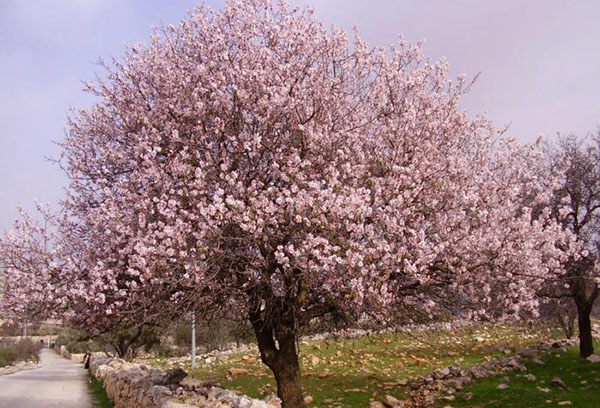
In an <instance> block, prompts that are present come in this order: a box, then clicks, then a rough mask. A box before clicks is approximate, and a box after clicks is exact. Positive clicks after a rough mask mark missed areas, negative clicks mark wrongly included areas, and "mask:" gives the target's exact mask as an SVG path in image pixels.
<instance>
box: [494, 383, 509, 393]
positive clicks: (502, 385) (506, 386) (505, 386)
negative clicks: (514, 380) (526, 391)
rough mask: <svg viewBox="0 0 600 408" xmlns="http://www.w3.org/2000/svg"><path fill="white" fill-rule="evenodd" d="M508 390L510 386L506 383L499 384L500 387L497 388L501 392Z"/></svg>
mask: <svg viewBox="0 0 600 408" xmlns="http://www.w3.org/2000/svg"><path fill="white" fill-rule="evenodd" d="M507 388H508V384H505V383H500V384H498V386H497V387H496V389H497V390H500V391H502V390H505V389H507Z"/></svg>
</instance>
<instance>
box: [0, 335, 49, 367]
mask: <svg viewBox="0 0 600 408" xmlns="http://www.w3.org/2000/svg"><path fill="white" fill-rule="evenodd" d="M41 348H42V345H41V344H40V343H38V342H35V341H33V340H30V339H22V340H19V341H17V342H9V341H5V342H4V343H2V344H0V367H4V366H7V365H10V364H14V363H16V362H19V361H35V362H38V361H39V353H40V349H41Z"/></svg>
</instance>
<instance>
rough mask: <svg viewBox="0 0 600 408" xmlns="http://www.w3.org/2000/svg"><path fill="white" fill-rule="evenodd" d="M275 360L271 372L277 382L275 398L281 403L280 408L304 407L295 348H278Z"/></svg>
mask: <svg viewBox="0 0 600 408" xmlns="http://www.w3.org/2000/svg"><path fill="white" fill-rule="evenodd" d="M280 346H281V345H280ZM277 360H278V361H277V363H276V364H275V365H274V366H273V367H272V368H271V370H272V371H273V374H274V375H275V380H276V381H277V396H278V397H279V398H280V399H281V401H282V405H281V406H282V408H303V407H305V404H304V396H303V395H302V384H301V383H300V364H299V362H298V353H297V352H296V349H295V346H294V347H293V348H292V349H286V347H280V350H279V355H278V359H277Z"/></svg>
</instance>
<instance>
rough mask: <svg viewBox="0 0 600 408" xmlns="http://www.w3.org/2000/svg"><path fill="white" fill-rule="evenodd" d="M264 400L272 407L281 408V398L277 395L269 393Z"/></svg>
mask: <svg viewBox="0 0 600 408" xmlns="http://www.w3.org/2000/svg"><path fill="white" fill-rule="evenodd" d="M264 401H265V403H266V404H267V405H269V406H271V407H275V408H281V400H280V399H279V397H277V396H276V395H269V396H268V397H267V398H265V399H264Z"/></svg>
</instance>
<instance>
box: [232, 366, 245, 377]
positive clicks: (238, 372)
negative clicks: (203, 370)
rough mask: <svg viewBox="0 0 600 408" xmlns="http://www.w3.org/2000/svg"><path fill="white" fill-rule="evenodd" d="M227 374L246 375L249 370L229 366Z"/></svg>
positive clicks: (233, 375)
mask: <svg viewBox="0 0 600 408" xmlns="http://www.w3.org/2000/svg"><path fill="white" fill-rule="evenodd" d="M228 373H229V375H231V376H232V377H238V376H242V375H248V373H249V371H248V369H246V368H235V367H234V368H230V369H229V371H228Z"/></svg>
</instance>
